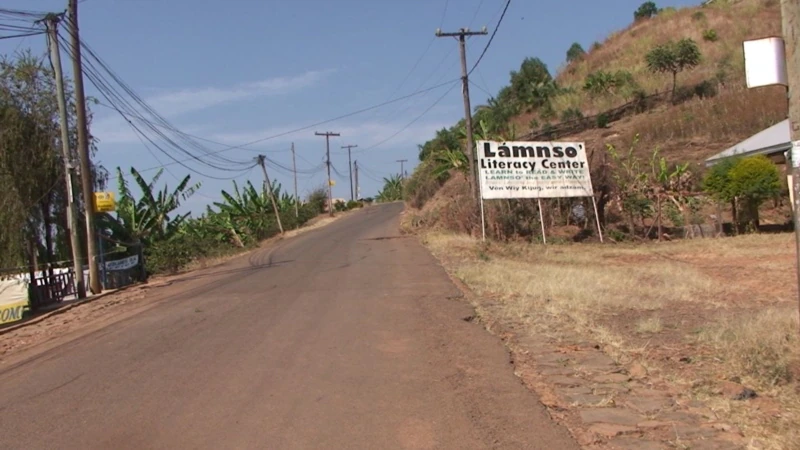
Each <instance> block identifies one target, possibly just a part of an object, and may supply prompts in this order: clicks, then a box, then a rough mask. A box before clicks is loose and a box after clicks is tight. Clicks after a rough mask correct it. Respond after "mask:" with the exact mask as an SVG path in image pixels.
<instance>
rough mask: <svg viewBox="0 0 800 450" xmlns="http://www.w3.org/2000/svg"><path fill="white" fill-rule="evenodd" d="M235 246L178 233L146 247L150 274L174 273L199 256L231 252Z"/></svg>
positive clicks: (145, 258) (146, 266)
mask: <svg viewBox="0 0 800 450" xmlns="http://www.w3.org/2000/svg"><path fill="white" fill-rule="evenodd" d="M234 250H235V248H234V247H233V246H231V245H229V244H223V243H220V242H218V241H212V240H209V239H200V238H197V237H195V236H192V235H189V234H178V235H176V236H174V237H173V238H172V239H169V240H166V241H159V242H154V243H152V244H150V245H149V246H147V247H146V248H145V249H144V260H145V268H146V270H147V274H148V275H153V274H173V273H176V272H178V271H180V270H181V269H183V268H184V267H186V266H187V265H188V264H190V263H191V262H193V261H196V260H197V259H199V258H203V257H209V256H218V255H222V254H224V253H230V252H232V251H234Z"/></svg>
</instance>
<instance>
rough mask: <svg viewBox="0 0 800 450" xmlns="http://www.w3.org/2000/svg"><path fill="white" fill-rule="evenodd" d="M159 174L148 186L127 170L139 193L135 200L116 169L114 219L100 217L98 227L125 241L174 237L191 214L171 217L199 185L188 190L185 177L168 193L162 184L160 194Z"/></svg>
mask: <svg viewBox="0 0 800 450" xmlns="http://www.w3.org/2000/svg"><path fill="white" fill-rule="evenodd" d="M163 172H164V169H161V170H159V171H158V172H157V173H156V174H155V176H153V178H152V179H151V180H150V182H149V183H148V182H146V181H145V180H144V178H143V177H142V176H141V174H140V173H139V172H138V171H137V170H136V169H135V168H134V167H131V169H130V173H131V175H132V176H133V179H134V181H135V182H136V184H137V185H138V187H139V190H140V191H141V193H142V194H141V197H140V198H138V199H137V198H136V197H135V196H134V195H133V193H132V192H131V190H130V187H129V185H128V180H126V179H125V176H124V175H123V173H122V170H121V169H120V168H119V167H117V180H118V181H117V183H118V185H117V190H118V191H119V200H118V201H117V205H116V217H113V216H111V215H110V214H102V215H101V217H100V225H101V226H103V227H105V228H106V229H108V230H110V231H111V232H112V234H113V235H114V236H116V237H118V238H121V239H127V240H143V241H157V240H165V239H169V238H170V237H172V236H174V235H175V234H176V233H177V231H178V230H179V228H180V227H181V226H182V224H183V223H184V222H185V221H186V220H187V218H189V216H190V214H191V213H185V214H181V215H178V216H174V217H173V216H172V213H173V212H174V211H175V210H177V209H178V208H179V207H180V205H181V202H182V201H185V200H187V199H189V197H191V196H192V195H194V193H195V192H197V190H198V189H199V188H200V185H201V184H200V183H196V184H194V185H191V186H190V185H189V181H190V180H191V175H187V176H186V177H185V178H183V180H181V181H180V183H178V186H177V187H176V188H175V189H174V190H172V191H170V190H169V188H168V186H167V185H166V184H165V185H164V186H163V188H162V189H161V190H160V191H156V183H158V181H159V179H160V178H161V175H162V174H163Z"/></svg>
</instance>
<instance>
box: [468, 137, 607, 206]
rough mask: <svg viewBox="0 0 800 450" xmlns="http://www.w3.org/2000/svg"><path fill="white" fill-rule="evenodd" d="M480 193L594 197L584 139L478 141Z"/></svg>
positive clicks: (487, 196) (491, 195)
mask: <svg viewBox="0 0 800 450" xmlns="http://www.w3.org/2000/svg"><path fill="white" fill-rule="evenodd" d="M477 150H478V176H479V178H480V187H481V197H482V198H484V199H497V198H561V197H591V196H593V195H594V194H593V191H592V179H591V177H590V171H589V162H588V161H587V160H586V145H585V144H584V143H583V142H495V141H478V145H477Z"/></svg>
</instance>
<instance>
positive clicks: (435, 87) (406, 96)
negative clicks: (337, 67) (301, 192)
mask: <svg viewBox="0 0 800 450" xmlns="http://www.w3.org/2000/svg"><path fill="white" fill-rule="evenodd" d="M455 81H457V80H450V81H447V82H445V83H441V84H437V85H435V86H431V87H429V88H426V89H423V90H419V91H417V92H413V93H411V94H408V95H404V96H402V97H398V98H395V99H393V100H389V101H386V102H383V103H379V104H377V105H373V106H369V107H366V108H362V109H359V110H357V111H353V112H349V113H346V114H342V115H340V116H337V117H334V118H331V119H326V120H323V121H320V122H317V123H313V124H311V125H306V126H302V127H299V128H295V129H293V130H289V131H285V132H282V133H278V134H274V135H271V136H266V137H264V138H260V139H256V140H253V141H250V142H247V143H245V144H241V145H237V146H231V147H227V148H223V149H221V150H217V151H216V152H214V153H222V152H226V151H230V150H235V149H239V148H244V147H248V146H250V145H253V144H258V143H260V142H264V141H268V140H272V139H277V138H279V137H283V136H288V135H290V134H295V133H299V132H301V131H306V130H309V129H311V128H315V127H318V126H320V125H325V124H328V123H331V122H335V121H337V120H342V119H346V118H349V117H353V116H356V115H358V114H362V113H365V112H367V111H372V110H374V109H378V108H381V107H383V106H386V105H389V104H392V103H396V102H399V101H403V100H405V99H408V98H411V97H415V96H418V95H421V94H424V93H427V92H430V91H433V90H436V89H438V88H440V87H443V86H447V85H448V84H450V83H453V82H455ZM451 89H452V87H451ZM298 156H299V155H298ZM189 160H191V158H190V159H184V160H180V161H176V162H172V163H168V164H164V165H160V166H153V167H149V168H147V169H143V170H140V171H139V172H140V173H142V172H147V171H151V170H156V169H160V168H162V167H165V166H170V165H174V164H179V163H181V162H186V161H189Z"/></svg>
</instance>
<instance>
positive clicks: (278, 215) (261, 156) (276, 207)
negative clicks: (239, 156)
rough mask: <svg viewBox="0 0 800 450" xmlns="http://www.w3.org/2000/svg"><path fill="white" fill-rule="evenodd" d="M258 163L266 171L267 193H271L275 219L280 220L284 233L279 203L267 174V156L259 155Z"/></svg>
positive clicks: (270, 198)
mask: <svg viewBox="0 0 800 450" xmlns="http://www.w3.org/2000/svg"><path fill="white" fill-rule="evenodd" d="M257 159H258V164H260V165H261V171H262V172H264V181H265V182H266V183H267V193H268V195H269V200H270V201H271V202H272V210H273V211H274V212H275V220H277V221H278V230H280V232H281V234H283V224H281V215H280V213H279V212H278V204H277V203H276V202H275V195H274V194H273V192H272V183H270V182H269V175H267V166H266V164H264V161H265V160H266V157H265V156H264V155H258V158H257Z"/></svg>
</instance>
